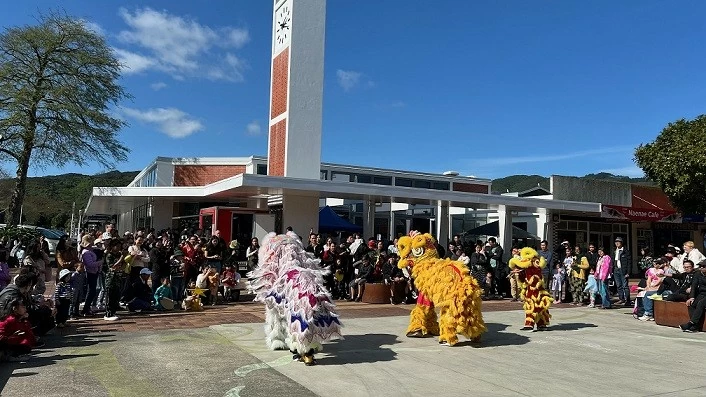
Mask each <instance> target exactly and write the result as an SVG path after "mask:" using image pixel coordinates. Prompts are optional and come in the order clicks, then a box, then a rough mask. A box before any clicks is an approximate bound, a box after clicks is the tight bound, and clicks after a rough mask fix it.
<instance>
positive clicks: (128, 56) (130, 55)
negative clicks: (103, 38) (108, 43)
mask: <svg viewBox="0 0 706 397" xmlns="http://www.w3.org/2000/svg"><path fill="white" fill-rule="evenodd" d="M113 51H114V52H115V55H116V56H117V57H118V61H119V62H120V64H121V65H122V68H121V69H122V71H123V73H125V74H132V73H140V72H142V71H145V70H147V69H149V68H151V67H153V66H154V65H155V64H156V61H155V60H154V59H152V58H149V57H146V56H142V55H140V54H136V53H134V52H130V51H126V50H121V49H119V48H113Z"/></svg>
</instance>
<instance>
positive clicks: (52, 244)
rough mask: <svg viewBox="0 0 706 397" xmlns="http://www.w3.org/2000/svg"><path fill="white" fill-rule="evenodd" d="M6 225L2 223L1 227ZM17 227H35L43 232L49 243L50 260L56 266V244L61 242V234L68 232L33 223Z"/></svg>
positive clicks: (34, 228) (40, 232)
mask: <svg viewBox="0 0 706 397" xmlns="http://www.w3.org/2000/svg"><path fill="white" fill-rule="evenodd" d="M5 226H6V225H5V224H0V228H3V227H5ZM17 227H20V228H23V229H33V230H36V231H37V232H39V234H41V235H42V236H44V239H45V240H46V241H47V243H48V244H49V262H50V263H51V265H52V266H56V245H57V244H58V243H59V239H60V238H61V236H64V235H66V233H64V232H62V231H61V230H55V229H47V228H44V227H39V226H32V225H17Z"/></svg>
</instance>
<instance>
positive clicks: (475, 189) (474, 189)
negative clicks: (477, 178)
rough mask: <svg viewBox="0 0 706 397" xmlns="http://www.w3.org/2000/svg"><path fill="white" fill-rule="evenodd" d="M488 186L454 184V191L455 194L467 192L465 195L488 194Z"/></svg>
mask: <svg viewBox="0 0 706 397" xmlns="http://www.w3.org/2000/svg"><path fill="white" fill-rule="evenodd" d="M488 189H489V186H488V185H479V184H475V183H462V182H454V183H453V191H454V192H465V193H485V194H488V193H489V192H488Z"/></svg>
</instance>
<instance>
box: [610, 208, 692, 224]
mask: <svg viewBox="0 0 706 397" xmlns="http://www.w3.org/2000/svg"><path fill="white" fill-rule="evenodd" d="M601 215H602V216H603V217H604V218H611V219H626V220H630V221H641V222H674V223H681V215H680V214H678V213H677V212H675V211H664V210H658V209H645V208H633V207H621V206H618V205H606V204H603V205H601Z"/></svg>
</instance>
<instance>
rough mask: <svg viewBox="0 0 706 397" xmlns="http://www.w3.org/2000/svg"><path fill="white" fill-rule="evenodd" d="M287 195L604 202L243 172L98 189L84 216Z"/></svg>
mask: <svg viewBox="0 0 706 397" xmlns="http://www.w3.org/2000/svg"><path fill="white" fill-rule="evenodd" d="M284 194H293V195H297V196H316V197H319V198H341V199H351V200H368V199H369V200H373V201H375V202H391V201H392V202H396V203H407V204H426V205H436V204H437V203H438V202H439V201H442V202H448V203H449V205H450V206H452V207H465V208H491V209H492V208H497V207H498V206H500V205H505V206H507V207H508V209H509V210H510V209H511V210H517V211H528V212H542V211H545V210H561V211H569V212H579V213H600V212H601V205H600V203H586V202H576V201H561V200H549V199H539V198H530V197H510V196H502V195H494V194H482V193H466V192H456V191H447V190H434V189H422V188H413V187H402V186H388V185H374V184H365V183H353V182H337V181H329V180H314V179H299V178H288V177H275V176H267V175H257V174H240V175H236V176H233V177H230V178H227V179H224V180H221V181H218V182H215V183H212V184H210V185H206V186H195V187H171V186H170V187H94V188H93V194H92V196H91V198H90V199H89V201H88V204H87V206H86V215H92V214H116V213H124V212H127V211H129V210H131V209H133V208H135V207H137V206H139V205H141V204H144V203H145V202H146V200H147V199H148V198H163V199H167V200H174V201H180V202H208V201H213V202H224V201H229V200H233V201H236V200H242V199H264V200H266V199H267V198H269V197H271V196H278V195H284Z"/></svg>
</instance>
